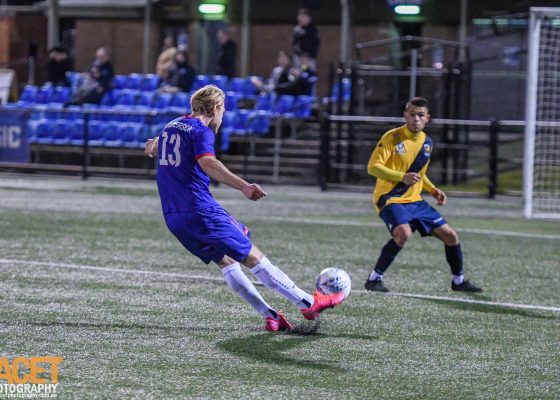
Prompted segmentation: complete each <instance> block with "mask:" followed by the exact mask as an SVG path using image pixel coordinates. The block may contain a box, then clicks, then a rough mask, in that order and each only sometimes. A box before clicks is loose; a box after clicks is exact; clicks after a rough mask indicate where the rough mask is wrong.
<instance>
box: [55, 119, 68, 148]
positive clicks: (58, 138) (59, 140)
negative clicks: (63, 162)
mask: <svg viewBox="0 0 560 400" xmlns="http://www.w3.org/2000/svg"><path fill="white" fill-rule="evenodd" d="M53 122H54V131H53V134H52V136H53V141H52V142H53V144H58V145H66V144H70V136H71V132H70V130H71V124H70V122H69V121H67V120H65V119H57V120H55V121H53Z"/></svg>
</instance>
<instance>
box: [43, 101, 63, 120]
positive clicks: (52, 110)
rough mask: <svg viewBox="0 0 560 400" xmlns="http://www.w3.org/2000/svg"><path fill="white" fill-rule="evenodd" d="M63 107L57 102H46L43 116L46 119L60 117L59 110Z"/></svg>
mask: <svg viewBox="0 0 560 400" xmlns="http://www.w3.org/2000/svg"><path fill="white" fill-rule="evenodd" d="M63 108H64V106H63V105H62V104H59V103H49V104H47V105H46V110H45V114H44V115H45V118H46V119H51V120H55V119H59V118H62V117H61V112H60V111H61V110H62V109H63ZM47 110H48V111H47Z"/></svg>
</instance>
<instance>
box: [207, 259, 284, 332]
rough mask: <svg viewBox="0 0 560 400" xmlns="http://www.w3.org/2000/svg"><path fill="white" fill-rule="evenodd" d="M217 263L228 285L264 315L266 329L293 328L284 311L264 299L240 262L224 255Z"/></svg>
mask: <svg viewBox="0 0 560 400" xmlns="http://www.w3.org/2000/svg"><path fill="white" fill-rule="evenodd" d="M217 264H218V267H220V270H221V271H222V275H223V276H224V279H225V281H226V283H227V284H228V286H229V287H230V288H231V289H232V290H233V291H234V292H235V293H237V294H238V295H239V296H240V297H241V298H242V299H243V300H245V301H246V302H247V303H249V304H250V305H251V306H252V307H253V308H254V309H255V310H256V311H257V312H258V313H259V314H260V315H262V316H263V318H264V319H265V329H266V330H268V331H278V330H285V329H288V330H290V329H292V325H291V324H290V323H289V322H288V321H287V320H286V319H285V318H284V316H283V315H282V313H281V312H279V311H276V310H275V309H273V308H272V307H271V306H270V305H269V304H268V303H267V302H266V301H265V300H264V298H263V297H262V296H261V294H260V293H259V291H258V290H257V288H256V287H255V285H253V283H252V282H251V281H250V280H249V278H247V275H245V273H244V272H243V271H242V270H241V266H240V265H239V262H237V261H235V260H234V259H233V258H231V257H229V256H224V257H223V258H222V260H221V261H219V262H218V263H217Z"/></svg>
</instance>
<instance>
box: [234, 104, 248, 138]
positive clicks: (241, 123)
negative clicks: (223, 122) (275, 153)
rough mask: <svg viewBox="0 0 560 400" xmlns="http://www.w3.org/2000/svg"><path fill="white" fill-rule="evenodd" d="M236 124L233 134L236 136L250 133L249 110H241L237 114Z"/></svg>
mask: <svg viewBox="0 0 560 400" xmlns="http://www.w3.org/2000/svg"><path fill="white" fill-rule="evenodd" d="M235 114H236V115H235V122H234V129H233V133H235V134H236V135H245V134H247V133H248V123H249V116H250V115H251V112H250V111H249V110H239V111H237V112H236V113H235Z"/></svg>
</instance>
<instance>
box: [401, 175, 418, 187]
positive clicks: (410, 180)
mask: <svg viewBox="0 0 560 400" xmlns="http://www.w3.org/2000/svg"><path fill="white" fill-rule="evenodd" d="M421 180H422V176H421V175H420V174H419V173H417V172H407V173H406V174H404V178H403V180H402V181H403V182H404V183H405V184H406V185H407V186H412V185H414V184H415V183H418V182H420V181H421Z"/></svg>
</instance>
